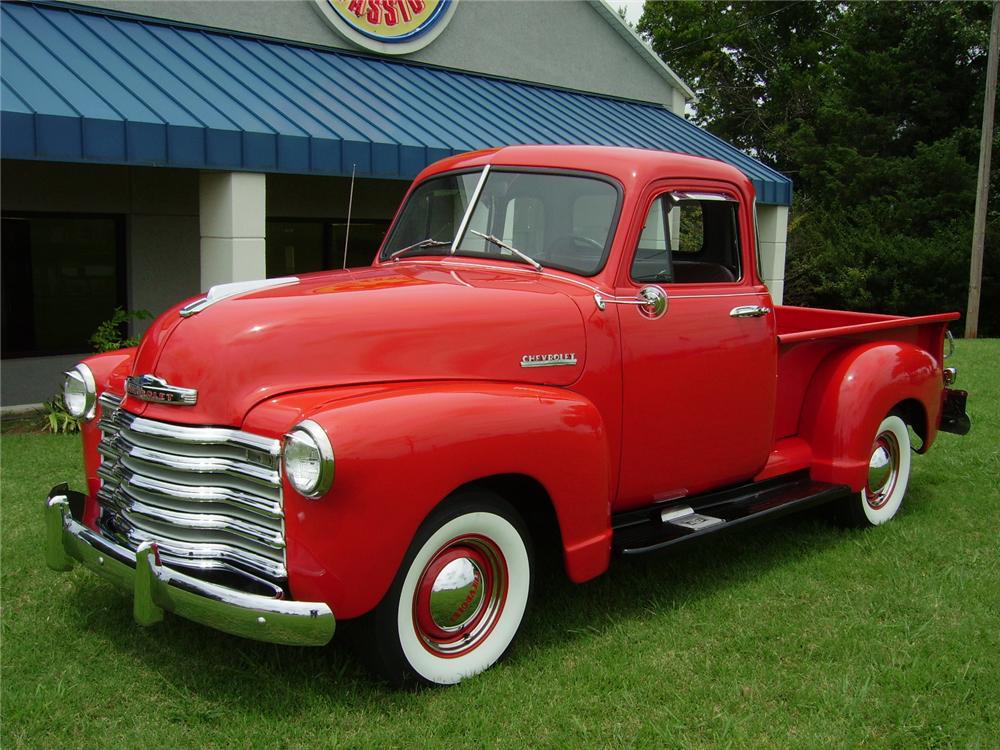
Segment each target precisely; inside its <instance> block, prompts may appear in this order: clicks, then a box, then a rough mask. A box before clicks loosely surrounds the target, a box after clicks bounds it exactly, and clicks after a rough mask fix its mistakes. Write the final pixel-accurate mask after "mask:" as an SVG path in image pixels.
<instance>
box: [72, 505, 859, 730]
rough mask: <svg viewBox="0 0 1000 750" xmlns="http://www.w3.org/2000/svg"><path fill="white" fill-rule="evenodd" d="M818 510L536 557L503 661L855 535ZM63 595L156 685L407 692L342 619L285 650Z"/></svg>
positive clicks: (237, 695)
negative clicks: (589, 554) (519, 624)
mask: <svg viewBox="0 0 1000 750" xmlns="http://www.w3.org/2000/svg"><path fill="white" fill-rule="evenodd" d="M827 516H828V512H827V510H826V509H825V508H816V509H812V510H809V511H806V512H804V513H800V514H797V515H794V516H789V517H785V518H781V519H777V520H775V521H772V522H770V523H764V524H760V525H755V526H750V527H747V528H743V529H739V530H734V531H732V532H728V533H726V534H723V535H720V536H719V537H715V538H713V537H711V536H709V537H707V538H704V539H702V540H700V541H697V542H693V543H691V544H688V545H679V546H678V547H676V548H673V549H671V550H669V551H665V552H663V553H660V554H657V555H649V556H643V557H635V558H619V559H615V560H613V561H612V566H611V569H610V571H609V572H608V573H606V574H605V575H604V576H602V577H600V578H598V579H596V580H595V581H593V582H590V583H588V584H585V585H582V586H577V585H574V584H572V583H571V582H569V581H568V580H567V579H566V577H565V575H564V574H563V572H562V570H561V563H559V561H558V560H550V561H548V562H547V563H545V562H543V561H542V560H540V561H539V562H540V563H542V564H541V565H539V569H540V574H539V576H538V579H537V582H536V590H535V600H534V606H533V609H532V612H531V617H530V618H529V620H528V621H527V622H526V623H525V627H524V630H523V631H522V633H521V634H520V636H519V641H520V644H521V646H522V648H521V649H520V650H518V649H515V650H514V651H513V652H512V654H511V659H510V660H509V661H508V664H509V666H510V667H511V668H513V669H515V670H517V669H520V668H522V667H526V666H530V659H531V658H533V657H531V656H530V655H527V654H528V652H529V650H530V651H531V652H535V653H537V651H538V650H539V649H542V650H546V649H551V648H555V647H557V646H558V647H565V645H566V644H567V642H572V641H574V640H577V639H581V638H592V637H594V635H595V634H600V633H602V632H604V631H605V630H607V629H608V628H616V627H618V626H620V625H623V624H626V623H628V622H631V621H634V620H637V619H638V620H642V619H644V618H649V617H653V616H655V617H657V618H663V617H665V618H670V617H672V616H673V614H674V613H675V612H676V610H677V609H678V608H680V607H682V606H685V605H686V604H688V603H692V602H695V601H697V600H699V599H702V598H704V597H708V596H711V595H713V594H715V593H716V592H718V591H719V590H722V589H734V590H736V589H739V588H740V587H741V586H744V585H745V584H747V583H749V582H751V581H753V580H754V579H755V578H757V577H759V576H761V575H762V574H764V573H766V572H767V571H769V570H772V569H775V568H780V567H781V566H785V565H788V564H789V563H791V562H792V561H795V560H798V559H801V558H805V557H808V556H811V555H815V554H817V553H818V552H820V551H822V550H824V549H826V548H829V547H832V546H836V545H838V544H841V543H843V542H844V540H845V537H846V536H847V535H848V534H854V533H859V532H844V531H843V530H841V529H838V528H837V527H836V526H834V525H833V524H832V523H830V522H829V521H828V520H826V517H827ZM552 557H554V556H552ZM81 580H82V579H81ZM636 592H641V594H637V593H636ZM69 599H70V601H69V602H68V604H69V605H70V607H71V608H72V609H73V610H74V611H76V612H78V613H79V615H80V625H81V628H82V629H84V630H86V631H87V632H88V633H89V634H90V635H91V636H92V637H94V638H96V639H99V640H100V641H101V643H102V644H103V647H104V648H105V649H106V650H107V652H108V659H109V665H113V664H114V663H115V662H116V661H118V660H119V659H125V660H127V659H131V660H134V661H137V662H140V663H141V664H142V666H144V667H145V668H146V669H147V670H149V671H152V672H154V673H155V674H156V675H157V676H158V677H159V679H161V680H163V681H164V682H165V683H167V684H166V685H162V686H159V687H157V688H156V689H158V690H165V691H167V692H181V693H195V694H198V695H199V696H200V697H201V698H203V699H207V700H211V701H215V702H221V703H223V704H236V705H237V706H239V707H241V708H243V709H245V710H252V711H254V712H256V713H259V714H261V715H264V716H271V717H274V718H278V719H289V718H293V717H294V716H296V715H300V714H303V713H307V712H308V711H310V710H316V707H317V706H318V705H322V706H323V707H326V708H329V709H337V708H343V709H350V710H361V711H364V712H373V713H375V714H377V715H383V716H386V715H389V714H391V713H392V712H394V711H398V710H399V708H400V707H401V706H403V705H406V704H407V703H408V697H407V696H408V694H407V693H406V692H402V691H398V690H395V689H393V688H391V687H389V686H388V685H385V684H384V683H382V682H380V681H378V680H377V679H376V678H375V677H373V676H372V675H371V674H370V673H369V672H368V671H367V670H366V669H365V668H364V667H363V666H362V664H361V661H360V659H359V658H358V656H357V655H356V654H355V653H352V647H353V646H354V645H355V643H356V641H357V639H356V638H352V637H346V638H345V637H344V635H345V633H344V632H343V631H345V630H346V631H348V633H347V635H348V636H350V632H349V631H351V627H350V626H351V625H352V623H344V624H340V625H338V632H337V635H336V636H335V637H334V640H333V642H332V643H331V645H330V646H327V647H324V648H294V647H288V646H277V645H273V644H266V643H259V642H256V641H250V640H246V639H243V638H237V637H235V636H229V635H226V634H224V633H220V632H218V631H215V630H212V629H210V628H206V627H202V626H200V625H196V624H194V623H191V622H189V621H187V620H184V619H183V618H180V617H176V616H174V615H170V614H169V613H168V614H167V618H166V620H165V621H164V622H163V623H162V624H160V625H157V626H154V627H152V628H141V627H139V626H137V625H136V624H135V623H134V622H133V620H132V619H131V600H130V598H129V597H128V596H127V595H125V594H124V593H122V592H120V591H119V590H117V589H115V588H113V587H112V586H111V585H110V584H106V583H104V582H102V581H100V580H99V579H97V578H96V577H93V578H92V579H90V580H89V582H88V583H87V584H85V585H84V584H81V585H79V586H75V587H74V588H73V593H72V594H71V595H69ZM651 613H652V614H651ZM345 625H346V626H347V627H345ZM109 668H113V667H109ZM483 679H488V678H483ZM466 684H468V683H466ZM459 689H462V688H459Z"/></svg>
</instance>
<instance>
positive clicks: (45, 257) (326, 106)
mask: <svg viewBox="0 0 1000 750" xmlns="http://www.w3.org/2000/svg"><path fill="white" fill-rule="evenodd" d="M0 13H2V14H3V17H2V25H0V41H2V54H3V58H2V61H0V78H2V93H0V109H2V117H3V120H2V129H0V152H2V164H0V180H2V183H0V185H2V198H0V200H2V213H3V238H2V256H3V269H2V280H3V297H2V299H3V315H2V322H3V333H2V343H3V361H2V394H0V403H2V405H3V406H13V405H19V404H32V403H38V402H40V401H42V400H44V399H46V398H48V397H50V396H51V395H52V394H53V393H54V392H55V391H56V389H57V388H58V386H59V383H60V382H61V379H62V376H61V373H62V371H63V370H64V369H67V368H68V367H70V366H72V365H73V364H74V363H75V362H76V361H78V360H79V358H80V356H81V355H82V354H84V353H86V352H87V351H88V350H89V349H90V346H89V343H88V339H89V337H90V335H91V334H92V333H93V332H94V330H95V329H96V328H97V325H98V324H99V323H100V322H101V321H103V320H106V319H108V318H110V316H111V314H112V312H113V311H114V309H115V308H116V307H121V308H125V309H130V310H148V311H150V312H152V313H154V314H158V313H160V312H162V311H163V310H165V309H166V308H167V307H169V306H170V305H172V304H174V303H175V302H177V301H179V300H180V299H183V298H185V297H190V296H192V295H195V294H197V293H199V292H201V291H204V290H206V289H207V288H208V287H209V286H211V285H213V284H217V283H223V282H227V281H237V280H246V279H253V278H262V277H265V276H281V275H288V274H293V273H305V272H309V271H316V270H320V269H324V268H340V267H342V266H344V265H347V266H355V265H364V264H367V263H369V262H370V261H371V259H372V258H373V257H374V254H375V252H376V250H377V247H378V245H379V243H380V242H381V239H382V236H383V235H384V232H385V230H386V228H387V227H388V223H389V221H390V220H391V218H392V215H393V212H394V211H395V209H396V207H397V205H398V203H399V200H400V198H401V197H402V195H403V194H404V192H405V190H406V188H407V186H408V184H409V181H410V180H411V179H412V178H413V177H414V176H415V175H416V174H417V172H419V170H420V169H422V168H423V167H424V166H426V165H427V164H429V163H431V162H433V161H435V160H437V159H439V158H441V157H443V156H446V155H449V154H453V153H460V152H463V151H469V150H474V149H478V148H485V147H490V146H500V145H507V144H512V143H596V144H613V145H628V146H636V147H640V148H652V149H664V150H674V151H680V152H684V153H693V154H699V155H704V156H710V157H713V158H717V159H721V160H723V161H726V162H729V163H731V164H734V165H735V166H737V167H739V168H740V169H742V170H743V171H744V172H746V173H747V175H748V176H749V177H750V178H751V179H752V180H753V181H754V183H755V185H756V187H757V191H758V218H759V233H760V240H761V251H762V261H763V266H764V276H765V278H766V280H767V281H768V283H769V285H770V286H771V289H772V293H773V294H774V296H775V297H777V298H778V299H780V296H781V291H782V279H783V268H784V243H785V233H786V228H787V216H788V209H787V207H788V205H789V204H790V202H791V187H790V182H789V181H788V180H787V178H785V177H783V176H782V175H780V174H777V173H776V172H774V171H772V170H770V169H768V168H767V167H765V166H763V165H761V164H759V163H757V162H755V161H754V160H752V159H750V158H749V157H747V156H746V155H744V154H742V153H741V152H739V151H737V150H736V149H734V148H733V147H731V146H729V145H728V144H725V143H723V142H722V141H720V140H718V139H717V138H715V137H713V136H711V135H709V134H708V133H705V132H704V131H701V130H699V129H698V128H696V127H695V126H693V125H692V124H691V123H689V122H687V121H686V120H685V119H684V117H683V115H684V109H685V106H686V104H687V102H689V101H690V100H691V98H692V97H693V93H692V92H691V90H690V89H689V88H688V87H687V86H686V85H685V84H684V82H683V81H681V80H680V79H679V78H678V77H677V76H676V75H675V74H674V73H673V71H671V70H670V69H669V67H668V66H666V65H665V64H664V63H663V62H662V61H660V60H659V58H658V57H656V56H655V55H654V54H653V53H652V52H651V51H650V50H649V49H648V48H647V47H646V46H645V45H644V44H643V43H642V42H641V41H640V40H639V39H638V38H637V37H636V36H635V35H634V34H633V33H632V31H631V30H630V29H629V28H628V27H627V26H626V25H625V24H624V23H623V22H622V21H621V20H620V19H619V18H618V15H617V14H616V13H615V11H614V10H613V9H612V8H611V6H610V5H608V4H607V3H605V2H603V1H598V2H588V1H579V2H572V1H569V0H567V1H564V2H530V1H529V2H520V1H518V0H475V1H472V0H284V1H262V0H252V1H250V2H207V1H206V2H173V1H171V0H156V1H149V2H145V1H142V0H129V1H128V2H113V1H105V2H100V1H96V2H76V3H64V2H25V3H17V4H13V3H4V4H3V5H2V6H0ZM348 216H350V224H349V229H348V221H347V220H348ZM140 325H141V324H140Z"/></svg>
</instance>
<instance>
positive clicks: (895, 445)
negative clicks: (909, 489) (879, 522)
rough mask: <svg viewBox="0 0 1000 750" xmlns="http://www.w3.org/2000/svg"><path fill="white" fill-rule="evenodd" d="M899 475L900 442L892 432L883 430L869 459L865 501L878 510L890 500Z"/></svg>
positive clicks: (876, 439)
mask: <svg viewBox="0 0 1000 750" xmlns="http://www.w3.org/2000/svg"><path fill="white" fill-rule="evenodd" d="M898 476H899V442H898V441H897V440H896V436H895V435H894V434H893V433H891V432H883V433H881V434H880V435H879V436H878V437H877V438H875V443H874V444H873V445H872V454H871V457H870V458H869V459H868V482H867V484H866V485H865V502H867V503H868V507H870V508H872V509H873V510H878V509H879V508H881V507H882V506H884V505H885V504H886V503H887V502H889V498H890V497H891V496H892V491H893V490H894V489H895V487H896V479H897V477H898Z"/></svg>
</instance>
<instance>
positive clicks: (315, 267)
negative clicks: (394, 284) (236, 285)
mask: <svg viewBox="0 0 1000 750" xmlns="http://www.w3.org/2000/svg"><path fill="white" fill-rule="evenodd" d="M388 226H389V222H388V221H380V220H370V219H366V220H362V221H352V222H351V227H350V234H349V235H348V233H347V222H346V221H328V220H312V219H269V220H268V222H267V241H266V250H265V259H266V260H265V262H266V268H267V277H268V278H274V277H276V276H294V275H296V274H303V273H311V272H313V271H323V270H330V269H337V268H344V261H345V253H344V241H345V239H347V240H348V247H347V253H346V261H347V265H346V267H347V268H357V267H359V266H369V265H371V263H372V260H373V259H374V258H375V253H377V252H378V248H379V245H381V244H382V239H383V238H384V237H385V231H386V229H387V228H388Z"/></svg>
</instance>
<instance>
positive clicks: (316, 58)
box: [0, 3, 792, 205]
mask: <svg viewBox="0 0 1000 750" xmlns="http://www.w3.org/2000/svg"><path fill="white" fill-rule="evenodd" d="M0 13H2V26H0V42H2V58H0V79H2V80H0V86H2V88H0V109H2V122H0V126H2V131H0V153H2V156H3V158H7V159H35V160H43V161H69V162H90V163H104V164H135V165H155V166H172V167H189V168H198V169H225V170H246V171H254V172H289V173H298V174H324V175H344V174H350V173H351V170H352V168H354V167H356V169H357V174H358V175H362V176H373V177H389V178H393V177H395V178H412V177H413V176H414V175H416V174H417V172H419V171H420V170H421V169H422V168H423V167H424V166H426V165H427V164H430V163H431V162H434V161H436V160H438V159H440V158H442V157H444V156H448V155H450V154H455V153H461V152H464V151H472V150H475V149H480V148H488V147H491V146H504V145H510V144H515V143H580V144H603V145H616V146H636V147H640V148H650V149H658V150H666V151H678V152H681V153H686V154H696V155H701V156H709V157H714V158H716V159H719V160H721V161H724V162H727V163H729V164H732V165H734V166H736V167H738V168H739V169H741V170H743V172H744V173H746V174H747V175H748V176H749V177H750V178H751V179H752V180H753V182H754V185H755V186H756V188H757V194H758V200H759V201H760V202H761V203H773V204H783V205H787V204H789V203H790V202H791V192H792V190H791V181H790V180H789V179H788V178H786V177H785V176H783V175H781V174H779V173H778V172H775V171H774V170H772V169H770V168H768V167H766V166H764V165H763V164H761V163H760V162H758V161H756V160H754V159H752V158H750V157H749V156H747V155H746V154H744V153H742V152H741V151H739V150H738V149H736V148H734V147H733V146H730V145H729V144H727V143H725V142H724V141H722V140H720V139H718V138H716V137H715V136H713V135H711V134H709V133H707V132H705V131H704V130H701V129H700V128H698V127H696V126H694V125H692V124H691V123H689V122H687V121H686V120H684V119H683V118H681V117H678V116H676V115H674V114H673V113H672V112H670V111H669V110H667V109H666V108H665V107H662V106H659V105H655V104H646V103H642V102H635V101H625V100H621V99H614V98H611V97H603V96H596V95H592V94H583V93H579V92H574V91H566V90H563V89H553V88H547V87H545V86H539V85H535V84H529V83H521V82H516V81H509V80H505V79H498V78H491V77H488V76H483V75H476V74H471V73H462V72H457V71H453V70H445V69H440V68H432V67H428V66H424V65H414V64H410V63H404V62H399V61H396V60H384V59H378V58H372V57H364V56H361V55H355V54H350V53H345V52H339V51H334V50H329V49H317V48H312V47H308V46H303V45H299V44H291V43H284V42H280V41H276V40H270V39H261V38H256V37H248V36H243V35H238V34H230V33H225V32H220V31H215V30H210V29H204V28H198V27H192V26H185V25H178V24H173V23H167V22H162V21H159V20H155V19H150V18H142V17H137V16H129V15H124V14H116V13H111V12H107V11H95V10H91V9H85V8H82V7H77V6H68V5H56V4H47V3H24V4H21V3H18V4H14V3H3V4H2V5H0Z"/></svg>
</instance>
